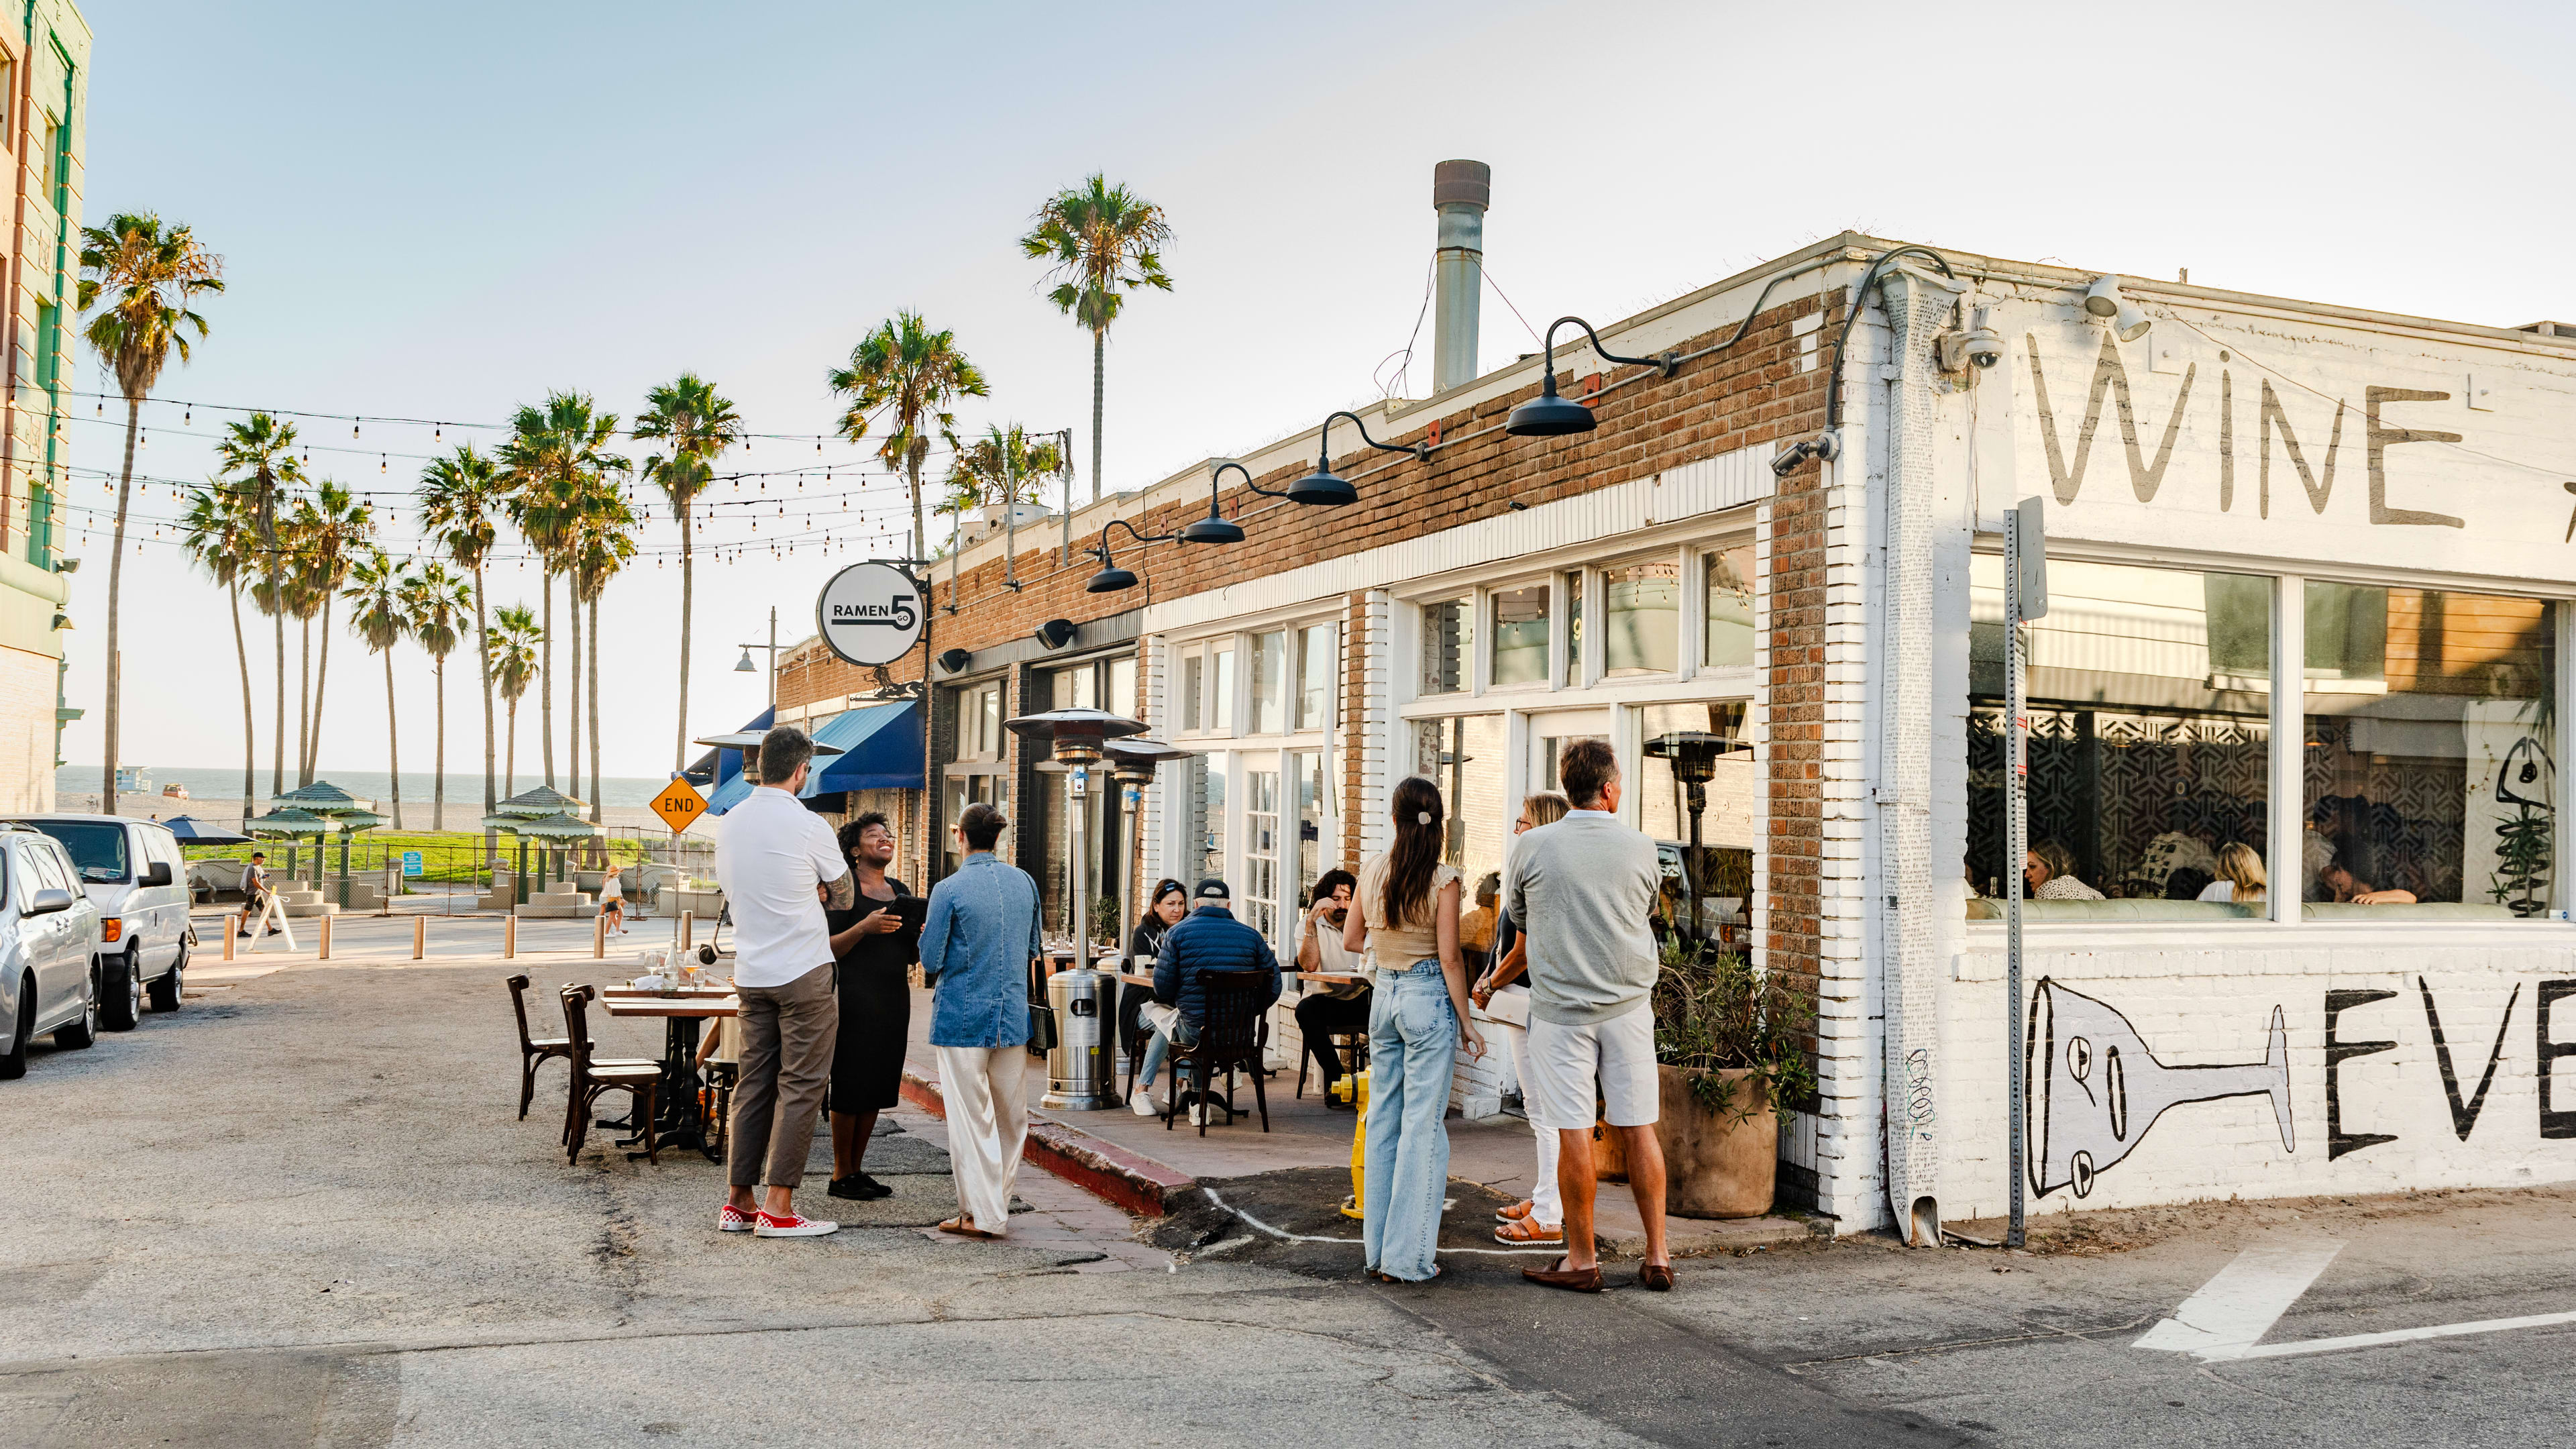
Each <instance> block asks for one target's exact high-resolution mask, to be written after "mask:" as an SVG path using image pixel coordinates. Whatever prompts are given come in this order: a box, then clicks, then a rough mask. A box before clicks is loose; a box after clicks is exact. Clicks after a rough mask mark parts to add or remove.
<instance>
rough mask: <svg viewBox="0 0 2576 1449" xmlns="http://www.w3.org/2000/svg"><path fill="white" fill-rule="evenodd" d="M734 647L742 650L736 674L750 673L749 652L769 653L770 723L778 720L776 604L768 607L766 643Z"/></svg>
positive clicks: (735, 668)
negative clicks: (761, 651)
mask: <svg viewBox="0 0 2576 1449" xmlns="http://www.w3.org/2000/svg"><path fill="white" fill-rule="evenodd" d="M735 647H736V648H738V649H740V650H742V662H741V663H739V664H736V665H735V666H734V667H733V671H734V673H736V674H749V673H750V672H751V651H753V650H754V649H766V650H768V651H769V717H770V719H771V720H772V722H775V721H776V720H777V718H778V606H777V605H776V604H772V605H770V606H769V642H768V643H766V644H740V645H736V646H735Z"/></svg>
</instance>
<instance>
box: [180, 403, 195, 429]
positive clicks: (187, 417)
mask: <svg viewBox="0 0 2576 1449" xmlns="http://www.w3.org/2000/svg"><path fill="white" fill-rule="evenodd" d="M196 420H197V409H196V408H195V406H193V405H191V406H190V407H188V408H187V409H185V410H183V411H182V412H181V413H180V414H179V426H181V427H183V428H184V427H186V426H188V425H189V424H191V423H194V422H195V421H196Z"/></svg>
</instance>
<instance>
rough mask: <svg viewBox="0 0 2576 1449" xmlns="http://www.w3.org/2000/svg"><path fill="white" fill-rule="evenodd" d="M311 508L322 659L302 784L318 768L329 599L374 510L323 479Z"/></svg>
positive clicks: (364, 540) (371, 529)
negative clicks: (319, 609)
mask: <svg viewBox="0 0 2576 1449" xmlns="http://www.w3.org/2000/svg"><path fill="white" fill-rule="evenodd" d="M312 507H313V519H312V531H311V537H310V540H309V542H308V545H307V550H306V553H307V560H306V567H307V569H308V570H309V571H310V574H311V584H310V587H311V588H312V591H313V594H314V597H315V598H316V599H318V600H319V601H320V604H321V612H322V658H321V659H320V661H319V662H318V663H316V664H315V665H314V668H313V733H312V736H311V744H310V746H309V747H308V748H307V749H306V750H305V753H304V772H303V773H304V779H303V783H304V784H307V785H310V784H312V783H313V776H314V774H315V772H316V771H318V770H320V769H321V767H322V694H323V690H324V687H325V686H327V685H328V684H329V683H330V680H331V600H332V599H333V598H334V597H335V596H337V595H338V594H339V592H340V590H341V588H342V587H343V586H344V585H346V584H347V583H348V582H349V567H350V565H351V563H352V562H354V561H355V559H356V557H357V554H358V551H359V550H360V549H362V548H366V547H369V546H370V545H369V544H368V540H369V539H371V538H372V537H374V536H375V532H376V509H375V505H374V504H372V503H361V502H359V501H358V498H357V495H355V494H353V493H351V492H350V491H349V490H348V489H346V488H343V487H341V486H340V485H339V484H337V483H334V482H332V481H330V480H329V479H327V478H326V479H324V480H323V481H322V482H321V483H320V484H319V485H318V486H317V487H316V488H315V489H314V492H313V504H312ZM388 667H390V666H388ZM395 793H396V794H397V795H398V796H399V794H400V793H401V792H400V791H399V790H397V791H396V792H395Z"/></svg>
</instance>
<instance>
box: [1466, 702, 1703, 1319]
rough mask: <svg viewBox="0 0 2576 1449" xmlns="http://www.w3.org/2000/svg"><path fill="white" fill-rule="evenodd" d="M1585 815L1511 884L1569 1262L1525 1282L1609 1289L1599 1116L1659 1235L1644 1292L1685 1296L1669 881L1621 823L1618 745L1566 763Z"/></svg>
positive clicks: (1538, 848) (1644, 1273)
mask: <svg viewBox="0 0 2576 1449" xmlns="http://www.w3.org/2000/svg"><path fill="white" fill-rule="evenodd" d="M1557 777H1558V778H1559V779H1561V780H1563V781H1564V782H1565V793H1566V795H1567V796H1568V797H1569V798H1570V799H1572V800H1573V802H1574V808H1573V809H1572V810H1570V811H1568V812H1566V815H1565V818H1564V819H1562V820H1559V821H1557V822H1556V823H1555V824H1553V825H1542V826H1540V827H1539V828H1537V829H1536V830H1533V831H1530V832H1529V833H1528V834H1526V835H1524V836H1522V837H1521V838H1520V840H1519V841H1518V842H1517V843H1516V844H1515V845H1514V847H1513V849H1512V857H1511V863H1510V865H1509V866H1508V867H1507V868H1506V873H1505V876H1504V881H1503V908H1504V909H1505V910H1507V911H1509V912H1510V913H1511V916H1512V919H1513V920H1514V921H1516V922H1519V923H1520V927H1521V939H1522V941H1523V942H1524V943H1525V948H1526V953H1527V959H1528V962H1529V977H1530V1024H1529V1034H1530V1040H1529V1058H1530V1064H1529V1072H1530V1074H1529V1078H1528V1080H1527V1081H1526V1082H1525V1083H1524V1084H1523V1091H1525V1092H1527V1093H1530V1094H1531V1101H1532V1104H1533V1106H1534V1108H1535V1110H1533V1111H1532V1112H1531V1114H1530V1115H1531V1120H1532V1122H1533V1123H1534V1124H1535V1125H1537V1126H1539V1127H1542V1128H1552V1129H1554V1130H1555V1131H1556V1133H1557V1143H1558V1151H1557V1191H1558V1195H1559V1196H1560V1197H1562V1198H1563V1199H1564V1208H1565V1255H1564V1256H1563V1257H1561V1258H1559V1259H1558V1260H1557V1261H1556V1263H1555V1265H1554V1266H1552V1267H1547V1268H1524V1269H1522V1270H1521V1273H1522V1276H1524V1277H1526V1278H1528V1279H1529V1280H1530V1281H1531V1282H1533V1283H1538V1284H1542V1285H1544V1286H1546V1287H1550V1288H1567V1289H1572V1290H1574V1291H1576V1292H1579V1293H1598V1292H1600V1291H1601V1260H1600V1258H1599V1256H1598V1254H1597V1252H1596V1249H1595V1244H1594V1242H1593V1238H1592V1199H1593V1194H1594V1192H1595V1190H1596V1189H1597V1186H1598V1184H1597V1182H1596V1180H1595V1178H1594V1176H1593V1169H1592V1123H1593V1115H1592V1109H1593V1104H1594V1100H1595V1098H1594V1092H1595V1089H1596V1087H1597V1089H1598V1091H1599V1094H1600V1096H1599V1100H1600V1101H1601V1102H1602V1103H1604V1104H1606V1105H1605V1106H1604V1107H1603V1109H1602V1115H1603V1117H1604V1118H1605V1119H1606V1120H1607V1121H1608V1122H1609V1124H1610V1128H1611V1130H1612V1131H1614V1132H1617V1133H1618V1134H1619V1138H1620V1142H1621V1144H1622V1145H1623V1146H1625V1147H1626V1148H1627V1153H1628V1187H1629V1190H1630V1191H1631V1192H1633V1193H1635V1194H1636V1198H1637V1216H1638V1218H1639V1219H1640V1220H1642V1221H1643V1222H1644V1224H1645V1228H1646V1261H1645V1265H1644V1266H1643V1267H1641V1268H1640V1269H1638V1272H1637V1281H1639V1282H1640V1283H1643V1284H1644V1285H1645V1286H1647V1287H1648V1288H1652V1289H1655V1290H1656V1291H1658V1292H1663V1291H1669V1290H1670V1289H1671V1288H1672V1286H1673V1266H1672V1255H1671V1254H1670V1253H1669V1252H1668V1251H1667V1250H1666V1247H1665V1243H1664V1153H1663V1148H1662V1146H1661V1145H1660V1144H1659V1143H1657V1141H1656V1140H1655V1117H1656V1115H1657V1100H1656V1099H1657V1083H1656V1074H1655V1014H1654V1011H1653V1009H1652V1008H1651V1007H1650V1006H1649V1005H1648V997H1649V996H1650V995H1651V993H1652V992H1653V990H1654V986H1655V976H1656V974H1657V972H1658V970H1659V968H1660V961H1659V958H1658V957H1657V955H1656V952H1655V936H1654V931H1653V928H1652V925H1651V921H1652V919H1653V912H1654V906H1655V895H1656V892H1657V890H1658V889H1659V888H1660V887H1661V885H1662V880H1663V871H1662V868H1661V865H1660V863H1659V862H1658V860H1657V859H1656V855H1655V842H1654V840H1653V839H1652V838H1651V837H1649V836H1648V835H1646V834H1645V833H1644V832H1643V831H1639V830H1633V829H1631V828H1629V827H1628V826H1626V825H1623V824H1621V823H1620V822H1619V816H1618V813H1617V812H1618V809H1619V787H1620V781H1619V759H1618V756H1616V755H1614V754H1612V753H1611V750H1610V744H1609V741H1607V740H1599V739H1583V740H1575V741H1573V742H1572V743H1570V744H1568V745H1567V746H1566V747H1565V753H1564V755H1563V757H1562V758H1561V759H1559V761H1558V762H1557Z"/></svg>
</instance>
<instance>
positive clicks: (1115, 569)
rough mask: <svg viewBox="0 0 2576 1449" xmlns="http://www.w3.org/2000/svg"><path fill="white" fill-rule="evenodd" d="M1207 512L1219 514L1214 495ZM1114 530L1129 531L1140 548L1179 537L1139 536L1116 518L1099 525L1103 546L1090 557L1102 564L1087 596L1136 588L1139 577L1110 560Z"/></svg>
mask: <svg viewBox="0 0 2576 1449" xmlns="http://www.w3.org/2000/svg"><path fill="white" fill-rule="evenodd" d="M1208 512H1209V513H1210V514H1211V515H1213V514H1214V513H1215V512H1216V499H1215V498H1214V496H1212V495H1211V496H1210V498H1209V499H1208ZM1229 526H1231V525H1229ZM1113 528H1123V529H1125V530H1127V536H1128V537H1129V538H1132V539H1134V540H1136V541H1137V542H1138V543H1140V544H1141V543H1169V542H1171V541H1172V540H1173V539H1175V538H1178V537H1180V535H1179V534H1177V533H1157V534H1151V535H1148V534H1142V533H1138V532H1137V531H1136V525H1134V524H1132V523H1129V522H1128V521H1127V520H1126V519H1123V518H1113V519H1111V520H1109V521H1108V522H1107V523H1104V524H1102V525H1100V546H1099V547H1097V548H1095V549H1093V550H1091V556H1092V557H1093V558H1096V559H1098V560H1100V572H1098V573H1096V574H1093V575H1092V576H1091V582H1089V583H1087V584H1084V585H1083V586H1082V590H1083V592H1084V593H1087V594H1114V593H1117V592H1118V591H1119V590H1120V589H1132V588H1134V587H1136V575H1135V574H1134V573H1132V572H1130V571H1129V570H1126V569H1122V568H1120V567H1119V566H1118V560H1116V559H1115V558H1112V557H1110V554H1109V530H1111V529H1113ZM1242 536H1243V531H1242V530H1241V529H1236V530H1235V537H1237V538H1240V537H1242Z"/></svg>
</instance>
